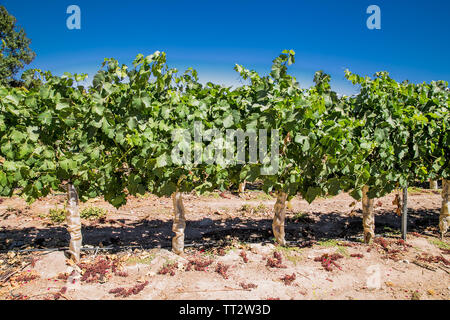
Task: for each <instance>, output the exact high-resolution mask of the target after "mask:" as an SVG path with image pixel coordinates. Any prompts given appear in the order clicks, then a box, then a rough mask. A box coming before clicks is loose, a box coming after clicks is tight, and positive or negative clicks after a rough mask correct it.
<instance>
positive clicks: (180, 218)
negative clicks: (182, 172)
mask: <svg viewBox="0 0 450 320" xmlns="http://www.w3.org/2000/svg"><path fill="white" fill-rule="evenodd" d="M172 201H173V209H174V218H173V225H172V231H173V232H174V233H175V235H174V237H173V238H172V250H173V252H175V253H176V254H182V253H183V251H184V230H185V229H186V218H185V209H184V205H183V197H182V193H181V192H179V191H178V190H177V191H176V192H174V193H173V194H172Z"/></svg>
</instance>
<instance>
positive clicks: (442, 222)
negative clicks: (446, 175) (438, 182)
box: [439, 179, 450, 239]
mask: <svg viewBox="0 0 450 320" xmlns="http://www.w3.org/2000/svg"><path fill="white" fill-rule="evenodd" d="M449 189H450V180H447V179H442V207H441V214H440V215H439V230H440V231H441V238H442V239H443V238H444V235H445V233H446V232H447V230H448V226H449V224H450V213H449V210H448V205H449V196H448V192H449Z"/></svg>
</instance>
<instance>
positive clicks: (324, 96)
mask: <svg viewBox="0 0 450 320" xmlns="http://www.w3.org/2000/svg"><path fill="white" fill-rule="evenodd" d="M294 62H295V53H294V52H293V51H292V50H289V51H288V50H285V51H283V52H282V53H281V54H280V55H279V56H278V57H277V58H276V59H275V60H273V65H272V68H271V72H270V74H269V75H266V76H261V75H260V74H258V73H257V72H255V71H252V70H248V69H246V68H244V67H243V66H240V65H236V67H235V70H236V71H237V72H238V73H239V74H240V77H241V78H242V80H243V81H242V85H241V86H239V87H236V88H232V87H225V86H222V85H217V84H214V83H211V82H208V83H206V84H201V83H200V82H199V80H198V76H197V72H196V71H195V70H194V69H191V68H190V69H188V70H186V72H184V73H179V72H178V71H177V70H176V69H172V68H169V67H168V66H167V64H166V55H165V53H161V52H155V53H154V54H152V55H150V56H147V57H144V56H143V55H138V56H137V57H136V59H135V60H134V62H133V67H132V68H128V67H127V66H126V65H119V63H118V61H116V60H114V59H105V61H104V63H103V65H102V68H101V70H100V71H98V73H97V74H96V75H95V76H94V78H93V81H92V85H90V86H89V87H85V86H82V85H81V84H80V83H82V82H83V81H84V80H85V79H86V75H79V74H74V75H71V74H68V73H66V74H64V75H63V76H61V77H58V76H54V75H52V74H51V73H50V72H42V71H40V70H32V71H28V72H26V73H25V74H24V76H23V78H24V79H25V81H26V85H25V87H23V88H6V87H1V88H0V196H6V197H11V196H13V195H16V194H17V195H21V196H24V197H25V198H26V199H27V201H30V202H31V201H33V200H35V199H38V198H41V197H45V196H47V195H48V194H49V193H51V192H53V191H56V190H63V189H64V190H65V191H67V193H68V211H67V223H68V230H69V233H70V234H71V241H70V253H71V254H72V257H73V259H74V260H75V261H78V260H79V255H80V248H81V240H82V237H81V222H80V216H79V213H78V201H79V200H81V201H86V200H88V199H90V198H95V197H99V196H103V197H104V199H105V200H106V201H108V202H110V203H111V204H112V205H113V206H115V207H120V206H122V205H124V204H125V203H126V199H127V196H128V195H136V194H144V193H146V192H150V193H152V194H156V195H158V196H172V197H173V204H174V223H173V231H174V233H175V236H174V238H173V242H172V246H173V250H174V251H175V252H177V253H181V252H182V251H183V247H184V245H183V243H184V229H185V217H184V214H185V209H184V207H183V201H182V193H183V192H191V191H193V190H195V191H196V192H198V193H200V194H201V193H203V192H206V191H212V190H217V189H220V190H225V189H230V188H237V187H238V186H239V184H241V183H243V182H245V181H249V182H252V181H255V180H258V181H261V182H262V186H263V190H264V191H265V192H275V193H276V194H277V201H276V204H275V208H274V220H273V232H274V236H275V238H276V240H277V242H279V243H280V244H285V240H284V216H285V205H286V201H288V200H289V199H291V198H292V197H294V196H296V195H298V194H300V195H301V196H302V197H303V198H304V199H306V200H307V201H308V202H312V201H313V200H314V199H315V198H317V197H319V196H325V195H331V196H332V195H336V194H338V193H340V192H349V193H350V195H351V196H352V197H353V198H355V200H361V199H362V202H363V226H364V238H365V241H366V242H370V241H372V239H373V238H374V215H373V199H374V198H376V197H381V196H383V195H385V194H387V193H390V192H391V191H393V190H394V189H396V188H404V187H407V186H408V185H412V184H414V183H416V182H417V181H422V182H424V181H428V180H430V179H431V180H436V179H442V180H443V205H442V210H441V215H440V230H441V233H442V235H443V234H444V233H445V232H446V231H447V227H448V224H449V223H450V216H449V212H448V186H449V183H448V179H450V166H449V158H450V157H449V156H450V152H449V150H450V148H449V143H450V141H449V140H450V137H449V120H450V116H449V102H450V95H449V90H448V83H446V82H443V81H440V82H431V83H422V84H413V83H410V82H407V81H404V82H402V83H399V82H397V81H395V80H394V79H392V78H390V77H389V74H388V73H386V72H379V73H377V74H375V76H374V77H373V78H370V77H361V76H359V75H356V74H353V73H351V72H349V71H346V73H345V76H346V78H347V79H348V80H349V81H351V82H352V83H353V84H354V85H355V86H358V88H359V94H357V95H354V96H350V97H348V96H341V95H339V94H337V93H336V92H334V91H333V90H332V88H331V86H330V76H329V75H327V74H325V73H323V72H317V73H316V74H315V76H314V85H313V86H311V87H310V88H306V89H305V88H301V86H300V85H299V83H298V82H297V81H296V79H295V78H294V77H293V76H291V75H289V74H288V66H289V65H291V64H292V63H294ZM196 124H197V125H196ZM198 124H200V125H201V126H200V129H198V128H199V127H198ZM194 128H197V129H195V130H202V131H203V134H204V136H208V135H209V136H210V139H209V140H208V139H206V140H208V141H204V144H205V146H204V149H208V147H212V146H214V145H215V139H214V137H215V136H214V134H213V133H214V132H216V131H219V132H220V133H222V134H223V135H225V132H226V130H227V129H235V130H237V129H242V130H244V131H246V132H248V131H249V130H254V131H255V132H258V130H260V129H266V130H267V131H268V132H269V136H268V137H267V145H268V146H271V147H269V148H267V150H266V153H265V154H261V153H260V156H259V158H260V159H259V161H255V159H249V157H248V155H247V156H246V157H247V158H246V161H245V162H244V163H242V162H239V161H234V162H233V161H231V162H227V163H223V162H217V161H216V162H211V161H207V159H206V158H207V157H206V156H205V155H204V154H203V155H202V156H203V157H204V159H203V161H197V162H195V161H188V162H186V163H179V162H176V161H173V157H171V155H172V152H173V150H176V149H177V148H178V149H180V146H182V148H184V149H183V150H194V152H195V150H196V148H197V150H198V148H199V146H198V145H196V144H195V142H194V141H192V140H185V139H184V140H180V139H178V138H177V135H174V132H179V131H177V130H184V132H189V133H190V134H192V135H194V134H195V132H194ZM275 132H276V134H275ZM274 142H277V143H274ZM246 146H247V147H248V146H249V143H248V142H246ZM200 148H202V147H200ZM209 149H213V148H209ZM213 151H214V150H213ZM215 152H216V156H218V154H217V152H218V151H215ZM275 155H276V156H277V158H278V161H277V166H276V168H277V170H276V171H275V172H271V174H262V172H264V168H266V167H267V166H268V165H269V163H268V162H267V161H266V160H267V158H269V157H270V156H275ZM188 157H189V156H188Z"/></svg>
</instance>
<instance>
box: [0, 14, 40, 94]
mask: <svg viewBox="0 0 450 320" xmlns="http://www.w3.org/2000/svg"><path fill="white" fill-rule="evenodd" d="M0 39H1V46H0V85H6V86H20V85H21V82H20V81H17V80H15V79H14V76H15V75H16V74H17V72H18V71H19V70H20V69H22V68H23V67H24V65H25V64H29V63H30V62H31V61H33V59H34V57H35V56H36V53H34V51H33V50H31V49H30V47H29V45H30V43H31V40H30V39H28V38H27V37H26V34H25V31H24V30H23V28H20V27H16V18H15V17H14V16H12V15H10V14H9V13H8V11H7V10H6V8H5V7H4V6H0Z"/></svg>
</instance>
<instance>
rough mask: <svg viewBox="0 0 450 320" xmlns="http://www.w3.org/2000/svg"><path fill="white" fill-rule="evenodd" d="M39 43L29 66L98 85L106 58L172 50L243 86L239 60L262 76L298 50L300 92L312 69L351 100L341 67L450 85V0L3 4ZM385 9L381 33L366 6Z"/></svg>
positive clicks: (175, 62)
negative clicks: (70, 21)
mask: <svg viewBox="0 0 450 320" xmlns="http://www.w3.org/2000/svg"><path fill="white" fill-rule="evenodd" d="M0 4H2V5H4V6H5V7H6V8H7V10H8V11H9V12H10V13H11V14H13V15H14V16H15V17H16V18H17V20H18V24H19V25H20V26H22V27H24V28H25V31H26V33H27V35H28V37H29V38H31V39H32V46H31V47H32V49H33V50H34V51H35V52H36V54H37V57H36V59H35V60H34V61H33V63H32V64H31V65H29V66H28V67H33V68H34V67H35V68H40V69H44V70H50V71H52V72H53V73H55V74H62V73H63V72H64V71H68V72H78V73H81V72H85V73H88V74H89V75H90V78H91V79H92V76H93V74H94V73H95V72H96V70H98V69H99V67H100V65H101V63H102V61H103V59H104V58H105V57H113V58H116V59H118V60H119V62H120V63H126V64H131V61H132V60H133V58H134V57H135V56H136V55H137V54H138V53H142V54H144V55H147V54H150V53H153V52H154V51H156V50H160V51H165V52H166V53H167V55H168V63H169V65H170V66H173V67H177V68H178V69H180V70H184V69H185V68H187V67H194V68H195V69H197V70H198V71H199V75H200V79H201V80H202V81H209V80H211V81H214V82H218V83H223V84H227V85H228V84H229V85H231V84H237V83H238V79H239V77H238V75H237V74H236V73H235V71H234V70H233V67H234V64H235V63H239V64H243V65H244V66H246V67H248V68H251V69H255V70H257V71H258V72H261V73H267V72H269V71H270V65H271V61H272V60H273V58H275V57H276V56H277V55H278V54H279V53H280V52H281V51H282V50H283V49H294V50H295V51H296V53H297V56H296V61H297V63H296V64H295V65H294V66H293V67H292V74H293V75H295V76H296V77H297V79H298V80H299V82H300V83H301V85H302V86H304V87H305V86H309V85H311V84H312V78H313V75H314V72H315V71H317V70H324V71H325V72H327V73H330V74H331V76H332V79H333V82H332V84H333V87H334V89H335V90H337V91H339V92H341V93H346V94H350V93H354V92H355V89H354V88H353V87H352V86H351V85H350V84H349V83H348V82H347V81H346V80H345V78H344V70H345V69H346V68H349V69H350V70H351V71H353V72H356V73H359V74H362V75H373V73H375V72H376V71H381V70H387V71H389V72H390V73H391V75H392V76H393V77H394V78H395V79H397V80H404V79H409V80H410V81H413V82H422V81H431V80H447V81H449V80H450V59H449V53H450V41H449V40H450V1H448V0H427V1H412V0H389V1H386V0H370V1H366V0H341V1H337V0H316V1H303V0H278V1H275V0H272V1H265V0H237V1H235V0H223V1H213V0H190V1H187V0H146V1H143V0H142V1H136V0H135V1H106V0H89V1H86V0H71V1H65V0H58V1H55V0H40V1H36V0H29V1H26V0H23V1H18V0H0ZM71 4H76V5H78V6H79V7H80V8H81V30H68V29H67V27H66V19H67V18H68V16H69V14H67V13H66V9H67V7H68V6H69V5H71ZM371 4H376V5H378V6H379V7H380V9H381V30H369V29H368V28H367V27H366V20H367V18H368V17H369V14H367V13H366V9H367V7H368V6H369V5H371Z"/></svg>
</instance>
